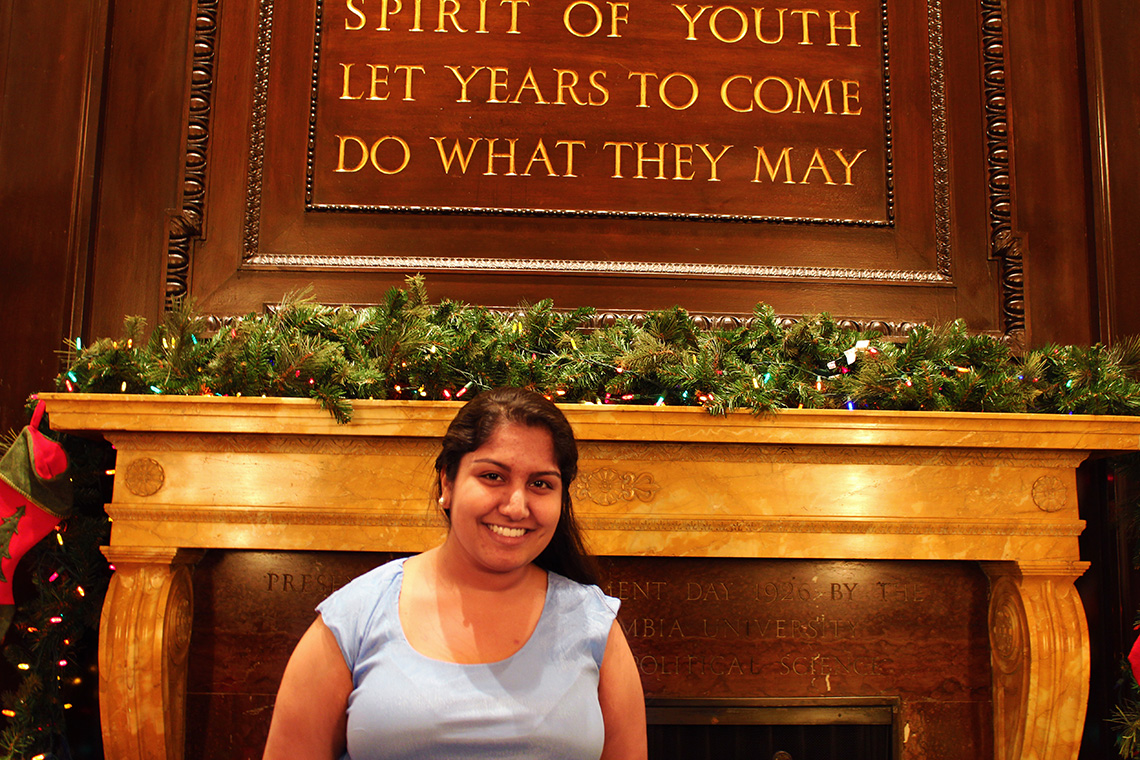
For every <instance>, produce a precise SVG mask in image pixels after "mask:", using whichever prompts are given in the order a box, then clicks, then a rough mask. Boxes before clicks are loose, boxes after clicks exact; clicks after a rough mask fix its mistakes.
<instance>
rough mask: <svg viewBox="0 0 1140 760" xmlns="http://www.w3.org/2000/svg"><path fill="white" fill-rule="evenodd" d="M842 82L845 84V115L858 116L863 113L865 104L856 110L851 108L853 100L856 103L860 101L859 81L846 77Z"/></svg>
mask: <svg viewBox="0 0 1140 760" xmlns="http://www.w3.org/2000/svg"><path fill="white" fill-rule="evenodd" d="M840 84H841V85H842V86H843V115H844V116H858V115H859V114H861V113H863V106H859V107H858V109H856V110H852V108H851V103H852V101H854V102H855V103H856V104H858V103H859V82H858V81H857V80H853V79H844V80H843V81H842V82H840Z"/></svg>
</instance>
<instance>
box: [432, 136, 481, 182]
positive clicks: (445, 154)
mask: <svg viewBox="0 0 1140 760" xmlns="http://www.w3.org/2000/svg"><path fill="white" fill-rule="evenodd" d="M445 139H447V138H445V137H432V138H431V140H433V141H434V142H435V146H436V148H438V149H439V160H440V162H441V163H442V164H443V171H444V173H445V174H451V164H452V162H453V161H455V160H456V159H458V161H459V173H460V174H466V173H467V166H468V165H469V164H470V163H471V157H472V156H473V155H475V146H476V145H478V144H479V143H480V142H481V141H482V138H480V137H469V138H467V139H468V140H470V141H471V143H470V145H468V147H467V152H466V153H464V152H463V151H462V150H461V149H460V147H459V140H458V139H456V141H455V142H454V143H452V146H451V150H450V151H447V150H445V149H444V147H443V141H444V140H445Z"/></svg>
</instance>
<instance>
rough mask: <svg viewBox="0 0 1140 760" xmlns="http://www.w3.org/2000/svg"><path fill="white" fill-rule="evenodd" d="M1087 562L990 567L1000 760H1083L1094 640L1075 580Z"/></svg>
mask: <svg viewBox="0 0 1140 760" xmlns="http://www.w3.org/2000/svg"><path fill="white" fill-rule="evenodd" d="M1088 564H1089V563H1087V562H1077V561H1060V562H984V563H982V565H983V567H984V568H985V571H986V574H987V575H988V576H989V577H990V582H991V590H990V610H989V625H990V662H991V664H992V666H993V687H994V733H995V742H994V747H995V758H996V760H1076V757H1077V754H1078V752H1079V750H1080V744H1081V732H1082V730H1083V729H1084V722H1085V709H1086V705H1087V701H1088V694H1089V635H1088V624H1087V622H1086V620H1085V613H1084V608H1083V607H1082V606H1081V600H1080V597H1079V596H1078V595H1077V591H1076V589H1075V588H1074V587H1073V582H1074V581H1075V580H1076V579H1077V578H1079V577H1080V576H1081V575H1082V574H1083V573H1084V571H1085V570H1086V569H1087V568H1088Z"/></svg>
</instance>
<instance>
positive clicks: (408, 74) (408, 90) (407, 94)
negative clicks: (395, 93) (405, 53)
mask: <svg viewBox="0 0 1140 760" xmlns="http://www.w3.org/2000/svg"><path fill="white" fill-rule="evenodd" d="M392 70H393V71H397V72H398V71H403V72H404V100H405V101H413V100H415V98H413V97H412V72H413V71H418V72H420V73H421V74H422V73H424V67H423V66H411V65H407V64H400V65H399V66H393V67H392Z"/></svg>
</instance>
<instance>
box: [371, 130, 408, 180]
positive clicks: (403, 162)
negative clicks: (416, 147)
mask: <svg viewBox="0 0 1140 760" xmlns="http://www.w3.org/2000/svg"><path fill="white" fill-rule="evenodd" d="M389 140H391V141H393V142H395V143H396V144H398V145H399V146H400V148H401V150H402V154H401V158H400V163H399V165H398V166H397V167H396V168H394V169H389V168H385V167H383V166H381V165H380V158H379V151H380V146H381V145H383V144H384V143H386V142H388V141H389ZM368 158H369V160H370V161H371V162H372V166H373V167H375V169H376V171H378V172H380V173H381V174H399V173H400V172H402V171H404V169H405V168H407V166H408V162H409V161H411V160H412V150H411V148H409V147H408V144H407V143H406V142H404V140H403V139H402V138H399V137H396V136H395V135H385V136H384V137H381V138H380V139H379V140H377V141H376V142H374V143H372V150H370V151H369V152H368Z"/></svg>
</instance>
